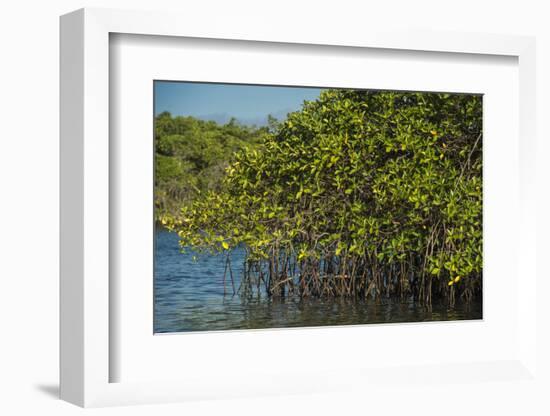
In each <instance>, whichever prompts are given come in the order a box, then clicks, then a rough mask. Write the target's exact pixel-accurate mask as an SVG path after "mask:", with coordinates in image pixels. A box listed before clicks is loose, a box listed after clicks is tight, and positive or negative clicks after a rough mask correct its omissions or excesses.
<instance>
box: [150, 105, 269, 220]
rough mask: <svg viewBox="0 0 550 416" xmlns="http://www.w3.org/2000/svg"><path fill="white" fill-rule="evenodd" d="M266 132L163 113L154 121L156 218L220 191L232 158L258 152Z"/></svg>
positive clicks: (232, 122)
mask: <svg viewBox="0 0 550 416" xmlns="http://www.w3.org/2000/svg"><path fill="white" fill-rule="evenodd" d="M266 134H267V128H252V127H247V126H241V125H239V124H237V123H236V122H235V120H232V121H231V122H229V123H227V124H226V125H219V124H217V123H215V122H213V121H203V120H198V119H196V118H193V117H172V115H171V114H170V113H167V112H165V113H161V114H159V115H158V116H157V118H156V120H155V203H156V208H157V210H156V213H157V216H162V215H166V214H172V215H174V214H175V213H177V211H178V209H179V207H180V206H181V205H182V204H185V203H187V202H189V201H190V200H192V199H193V198H195V197H197V195H199V194H201V193H204V192H206V191H208V190H218V189H219V184H220V182H221V178H222V177H223V175H224V170H225V168H226V167H227V165H228V163H229V160H230V159H231V157H232V155H233V154H234V153H235V152H237V151H239V150H241V149H243V148H245V147H250V148H257V147H258V146H259V145H260V143H261V141H262V140H263V136H265V135H266Z"/></svg>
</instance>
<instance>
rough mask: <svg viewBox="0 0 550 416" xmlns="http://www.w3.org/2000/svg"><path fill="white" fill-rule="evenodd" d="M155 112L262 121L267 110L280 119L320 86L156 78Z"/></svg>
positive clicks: (210, 118)
mask: <svg viewBox="0 0 550 416" xmlns="http://www.w3.org/2000/svg"><path fill="white" fill-rule="evenodd" d="M154 86H155V114H159V113H161V112H163V111H169V112H170V113H172V115H183V116H193V117H197V118H201V119H204V120H214V121H217V122H218V123H226V122H227V121H229V119H230V118H231V117H235V118H236V119H237V120H239V122H241V123H242V124H256V125H265V124H266V121H267V116H268V114H271V115H272V116H274V117H276V118H277V119H279V120H281V119H284V118H285V117H286V114H287V113H289V112H291V111H296V110H298V109H300V107H301V106H302V103H303V101H304V100H314V99H316V98H317V97H319V94H320V92H321V89H319V88H301V87H268V86H257V85H237V84H207V83H191V82H170V81H155V84H154Z"/></svg>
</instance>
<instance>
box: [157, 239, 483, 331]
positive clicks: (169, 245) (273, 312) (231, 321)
mask: <svg viewBox="0 0 550 416" xmlns="http://www.w3.org/2000/svg"><path fill="white" fill-rule="evenodd" d="M156 239H157V241H156V252H155V319H154V321H155V322H154V326H155V328H154V331H155V332H156V333H159V332H189V331H212V330H228V329H254V328H281V327H304V326H319V325H351V324H353V325H357V324H371V323H382V322H384V323H395V322H419V321H447V320H463V319H481V302H479V303H473V304H472V305H464V304H458V305H457V306H455V308H454V309H452V310H450V309H448V308H447V307H446V306H445V305H433V306H432V307H431V308H430V309H427V308H425V307H422V306H420V305H417V304H414V303H412V302H407V303H401V302H396V301H390V300H386V299H383V300H381V301H378V302H374V301H371V300H369V301H367V302H365V301H362V300H353V299H345V298H335V299H305V300H298V299H268V298H266V297H265V296H262V297H259V298H253V299H243V298H241V297H240V296H238V295H235V296H233V295H232V293H233V290H232V288H231V282H230V280H229V277H227V282H226V292H227V294H226V295H225V296H224V284H223V275H224V267H225V262H224V257H223V256H197V259H196V260H194V259H193V256H194V255H193V254H192V253H188V254H181V253H180V252H179V247H178V238H177V236H176V235H175V234H171V233H168V232H166V231H157V233H156ZM231 263H232V265H233V272H234V276H235V285H236V287H237V288H238V285H239V283H240V281H239V276H240V275H241V272H242V263H243V252H242V251H240V250H235V251H233V252H232V253H231Z"/></svg>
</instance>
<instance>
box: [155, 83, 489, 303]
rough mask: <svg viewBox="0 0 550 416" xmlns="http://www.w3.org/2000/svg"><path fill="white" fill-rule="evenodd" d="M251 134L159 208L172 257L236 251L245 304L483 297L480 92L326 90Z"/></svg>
mask: <svg viewBox="0 0 550 416" xmlns="http://www.w3.org/2000/svg"><path fill="white" fill-rule="evenodd" d="M161 116H162V115H161ZM159 117H160V116H159ZM161 121H164V120H161ZM162 126H163V124H162V123H160V122H159V120H158V119H157V129H158V128H161V129H162V128H164V127H162ZM224 127H225V126H224ZM248 133H249V136H246V139H245V141H247V142H250V143H252V144H253V145H252V146H243V147H241V148H240V150H237V152H236V153H235V154H234V155H233V157H232V161H231V162H230V163H229V165H228V166H227V168H226V169H225V172H224V174H223V176H222V177H220V178H221V179H220V180H217V181H214V182H211V181H209V180H205V182H204V183H205V185H204V184H203V185H201V187H200V188H199V186H195V187H193V190H192V191H190V193H189V194H188V195H187V196H186V197H184V198H179V199H177V200H178V201H181V202H182V203H181V204H180V209H179V211H177V213H175V212H176V211H175V210H173V209H172V208H173V207H172V206H170V204H166V203H164V202H162V200H161V201H160V202H159V206H161V207H163V208H164V209H161V213H162V215H161V221H162V223H163V224H164V225H165V226H167V227H168V228H169V229H171V230H174V231H176V232H177V233H178V235H179V237H180V244H181V246H182V248H183V249H185V247H193V248H194V249H199V250H204V251H208V252H228V251H229V250H231V249H232V248H234V247H236V246H243V247H244V248H245V249H246V260H245V268H244V270H245V276H243V279H242V280H241V282H242V283H241V287H240V288H239V291H240V293H241V294H242V295H244V296H247V295H251V294H256V293H260V292H265V293H267V294H268V295H269V296H277V297H281V296H293V295H296V296H300V297H330V296H352V297H358V298H363V299H365V298H369V297H372V298H380V297H383V296H386V297H398V298H401V299H414V300H417V301H419V302H421V303H423V304H431V303H432V301H433V300H434V299H438V300H441V299H443V300H446V301H448V302H449V304H450V305H453V304H454V303H455V300H456V299H457V297H458V296H460V297H462V298H463V299H464V300H466V301H470V300H472V299H473V298H474V297H476V296H479V295H480V294H481V287H482V98H481V96H476V95H459V94H439V93H408V92H399V93H398V92H384V91H380V92H376V91H357V90H327V91H324V92H322V93H321V96H320V98H319V99H318V100H316V101H311V102H306V103H305V104H304V106H303V108H302V110H301V111H298V112H295V113H291V114H290V115H289V116H288V118H287V120H285V121H284V122H282V123H281V124H280V125H278V126H277V128H276V129H275V130H274V131H269V129H263V130H262V129H258V130H251V131H249V132H248ZM157 135H159V137H161V136H163V135H161V134H159V130H157ZM199 140H201V139H199ZM212 140H213V141H216V140H218V139H216V137H215V136H212ZM158 143H160V140H159V141H158ZM260 143H262V144H261V145H260ZM159 149H160V150H162V149H163V148H161V147H159V144H157V155H159V154H161V155H163V156H168V155H166V154H164V153H161V152H160V151H159ZM226 150H227V152H231V151H232V150H230V148H229V147H228V148H226ZM162 151H164V150H162ZM224 151H225V150H224ZM157 157H158V156H157ZM157 160H158V159H157ZM216 160H221V158H220V159H216ZM226 160H227V159H226ZM158 163H162V162H160V161H158ZM216 163H217V162H214V164H213V165H216ZM213 165H208V166H213ZM216 166H218V165H216ZM220 166H221V165H220ZM162 169H164V168H161V167H159V165H158V164H157V172H159V173H160V172H163V170H162ZM188 172H193V170H189V171H188ZM186 174H187V173H186ZM189 174H192V173H189ZM205 177H206V178H207V177H208V176H205ZM178 178H179V177H178ZM178 180H180V179H178ZM196 180H199V179H198V178H197V179H196ZM168 182H169V181H168ZM168 182H162V184H163V185H162V186H161V189H162V190H167V192H169V191H168V190H169V189H170V188H169V186H168V187H165V184H166V183H168ZM190 183H192V182H190ZM195 188H197V189H195ZM189 195H191V197H190V196H189ZM160 198H162V195H160ZM165 214H166V215H165ZM227 259H228V261H229V256H228V257H227ZM228 269H229V272H231V265H230V264H228Z"/></svg>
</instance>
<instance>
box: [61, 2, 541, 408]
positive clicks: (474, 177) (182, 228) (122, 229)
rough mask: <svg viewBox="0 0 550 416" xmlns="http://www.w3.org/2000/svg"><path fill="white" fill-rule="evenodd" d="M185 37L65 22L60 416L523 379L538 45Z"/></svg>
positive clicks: (470, 37)
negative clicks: (95, 409) (64, 408)
mask: <svg viewBox="0 0 550 416" xmlns="http://www.w3.org/2000/svg"><path fill="white" fill-rule="evenodd" d="M182 21H185V22H187V23H186V24H185V25H182V24H181V22H182ZM199 21H200V19H198V20H197V21H196V22H193V21H190V20H189V19H188V18H186V17H183V16H175V15H171V14H164V13H144V12H127V11H124V12H123V11H114V10H98V9H91V10H90V9H84V10H79V11H76V12H73V13H71V14H68V15H66V16H63V17H62V18H61V256H62V257H61V397H62V398H63V399H65V400H67V401H70V402H72V403H75V404H78V405H80V406H105V405H117V404H138V403H155V402H166V401H184V400H193V399H204V398H220V397H228V398H230V397H243V396H244V397H247V396H256V395H269V394H296V393H315V392H324V391H339V390H342V389H344V390H349V389H358V390H361V389H369V391H372V392H375V391H377V389H379V390H381V391H382V390H384V389H385V388H387V387H384V386H387V384H388V383H392V381H391V380H395V379H396V378H397V379H399V386H398V387H396V388H398V389H401V390H403V391H405V390H407V389H408V388H410V387H411V386H413V385H414V386H415V388H418V386H422V385H424V386H428V385H430V384H433V383H434V382H435V383H438V384H441V383H445V382H447V381H448V379H449V378H452V379H454V380H461V382H462V383H467V384H468V385H470V386H478V387H479V386H480V385H482V383H486V382H495V383H496V382H500V381H502V380H506V381H511V382H515V381H517V382H518V383H520V382H525V381H526V380H529V382H530V383H537V382H538V381H537V380H538V379H537V376H536V374H537V373H536V371H537V363H536V356H535V351H536V347H537V338H536V330H537V328H536V319H535V318H536V302H535V294H536V279H537V274H536V270H535V269H534V264H535V262H534V261H533V256H534V251H535V250H534V247H535V236H534V231H533V230H534V228H535V217H534V211H535V208H534V202H533V201H534V199H533V198H532V196H533V195H532V194H533V192H534V189H533V186H532V185H531V184H532V180H533V175H534V160H535V154H534V153H535V152H534V148H533V146H532V145H533V143H534V142H535V139H536V137H535V134H534V130H533V128H534V127H533V125H534V123H533V117H534V114H535V113H536V112H535V99H534V93H535V77H534V68H535V63H534V62H535V48H534V40H533V39H531V38H527V37H517V36H508V35H499V36H496V35H482V34H467V33H461V34H451V33H439V34H437V35H434V34H433V33H431V34H429V33H424V32H417V33H414V32H407V33H405V32H398V31H387V32H384V31H378V30H376V31H375V30H372V31H369V30H361V31H357V32H353V31H350V32H349V33H346V32H343V33H341V34H338V35H334V36H332V37H330V38H326V37H325V34H324V33H323V32H322V31H318V32H316V31H312V32H309V34H308V35H307V36H308V37H307V38H305V37H304V36H305V35H304V34H303V33H301V32H297V31H293V30H290V31H285V32H284V33H282V32H281V31H280V30H278V29H277V28H276V27H275V26H273V27H271V26H269V25H267V26H265V28H264V30H263V31H262V32H258V31H257V30H256V31H254V30H252V29H251V30H250V32H247V31H246V28H245V29H243V30H244V31H243V32H242V33H245V34H242V33H241V34H238V35H236V34H234V32H233V31H232V30H231V27H230V26H229V25H228V26H223V25H219V26H216V27H215V28H208V27H207V26H206V25H204V24H201V23H200V22H199ZM518 149H519V152H518ZM510 184H513V186H510ZM504 228H505V229H506V236H507V238H502V230H503V229H504ZM502 259H506V261H502ZM519 270H521V271H522V272H521V284H520V274H519ZM441 400H443V397H442V398H441Z"/></svg>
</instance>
